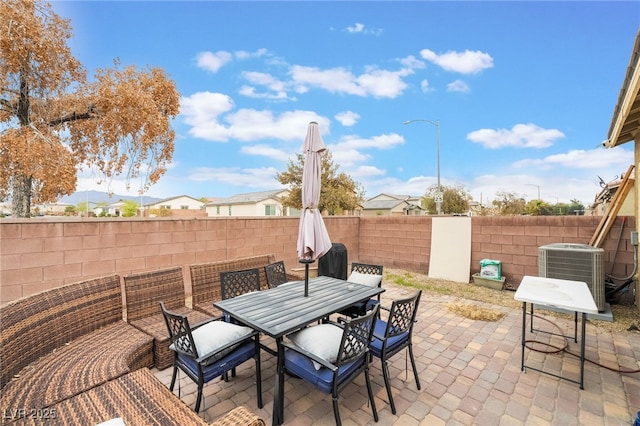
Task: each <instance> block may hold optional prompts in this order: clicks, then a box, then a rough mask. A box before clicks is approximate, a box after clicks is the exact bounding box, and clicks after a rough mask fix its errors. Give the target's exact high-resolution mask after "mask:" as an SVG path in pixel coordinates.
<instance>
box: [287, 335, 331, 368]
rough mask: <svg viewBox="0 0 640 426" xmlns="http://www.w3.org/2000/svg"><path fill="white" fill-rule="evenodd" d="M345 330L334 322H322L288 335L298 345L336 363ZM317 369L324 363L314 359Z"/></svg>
mask: <svg viewBox="0 0 640 426" xmlns="http://www.w3.org/2000/svg"><path fill="white" fill-rule="evenodd" d="M342 333H343V330H342V328H340V327H337V326H335V325H333V324H320V325H315V326H313V327H307V328H305V329H303V330H300V331H298V332H296V333H293V334H290V335H289V336H287V337H288V338H289V340H291V342H293V343H294V344H295V345H296V346H298V347H300V348H302V349H304V350H305V351H307V352H310V353H312V354H314V355H315V356H317V357H319V358H322V359H324V360H325V361H327V362H330V363H335V362H336V360H337V359H338V351H339V350H340V341H341V340H342ZM313 366H314V367H315V369H316V370H320V368H321V367H322V365H320V364H318V363H317V362H315V361H313Z"/></svg>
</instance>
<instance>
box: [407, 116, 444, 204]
mask: <svg viewBox="0 0 640 426" xmlns="http://www.w3.org/2000/svg"><path fill="white" fill-rule="evenodd" d="M416 121H422V122H424V123H429V124H431V125H432V126H435V127H436V149H437V160H438V193H437V194H436V197H435V198H436V211H437V212H438V214H442V187H441V186H440V120H436V121H431V120H425V119H417V120H408V121H405V122H404V123H403V124H411V123H414V122H416Z"/></svg>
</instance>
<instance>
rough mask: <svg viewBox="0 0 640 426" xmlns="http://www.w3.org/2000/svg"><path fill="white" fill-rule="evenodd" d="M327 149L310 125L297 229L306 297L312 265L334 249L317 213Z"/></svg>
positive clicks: (304, 145)
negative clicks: (324, 153) (303, 265)
mask: <svg viewBox="0 0 640 426" xmlns="http://www.w3.org/2000/svg"><path fill="white" fill-rule="evenodd" d="M325 149H326V148H325V146H324V143H323V142H322V138H321V137H320V130H319V129H318V123H316V122H315V121H312V122H310V123H309V128H308V130H307V137H306V138H305V139H304V143H303V145H302V151H303V152H304V154H305V158H304V167H303V170H302V214H301V215H300V227H299V229H298V259H299V260H300V262H301V263H304V264H305V287H304V295H305V296H307V294H308V286H309V263H313V262H314V261H315V260H316V259H317V258H319V257H320V256H322V255H323V254H325V253H326V252H328V251H329V250H330V249H331V239H330V238H329V233H328V232H327V228H326V227H325V225H324V220H323V219H322V214H321V213H320V210H319V209H318V204H319V203H320V188H321V186H322V182H321V176H322V151H324V150H325Z"/></svg>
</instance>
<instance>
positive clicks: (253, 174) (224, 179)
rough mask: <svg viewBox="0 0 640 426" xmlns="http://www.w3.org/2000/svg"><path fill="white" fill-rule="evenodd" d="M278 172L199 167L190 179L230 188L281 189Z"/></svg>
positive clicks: (263, 169)
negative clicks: (215, 183)
mask: <svg viewBox="0 0 640 426" xmlns="http://www.w3.org/2000/svg"><path fill="white" fill-rule="evenodd" d="M277 173H278V170H277V169H275V168H274V167H261V168H256V169H242V168H239V167H220V168H210V167H199V168H196V169H194V170H193V171H192V173H191V174H190V175H189V179H190V180H192V181H196V182H219V183H222V184H225V185H229V186H237V187H249V188H255V189H258V188H269V189H273V188H279V187H281V186H282V185H281V184H280V183H279V182H278V181H277V180H276V174H277Z"/></svg>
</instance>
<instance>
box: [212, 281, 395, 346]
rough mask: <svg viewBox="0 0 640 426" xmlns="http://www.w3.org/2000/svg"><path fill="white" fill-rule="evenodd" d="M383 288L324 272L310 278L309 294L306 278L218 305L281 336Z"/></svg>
mask: <svg viewBox="0 0 640 426" xmlns="http://www.w3.org/2000/svg"><path fill="white" fill-rule="evenodd" d="M382 292H384V289H382V288H379V287H370V286H366V285H362V284H356V283H351V282H348V281H344V280H340V279H337V278H331V277H325V276H320V277H316V278H312V279H310V280H309V291H308V296H307V297H305V296H304V281H292V282H289V283H285V284H282V285H280V286H278V287H276V288H272V289H268V290H263V291H257V292H254V293H248V294H243V295H241V296H238V297H234V298H232V299H226V300H221V301H218V302H215V303H214V305H215V306H216V307H217V308H218V309H221V310H223V311H224V312H227V313H228V314H229V315H231V316H232V317H233V318H235V319H237V320H238V321H240V322H242V323H244V324H246V325H247V326H249V327H251V328H253V329H255V330H259V331H261V332H263V333H264V334H266V335H268V336H271V337H273V338H280V337H282V336H284V335H285V334H288V333H290V332H292V331H295V330H297V329H299V328H302V327H304V326H305V325H307V324H311V323H313V322H315V321H317V320H319V319H322V318H325V317H327V316H329V315H330V314H333V313H335V312H339V311H341V310H343V309H345V308H347V307H349V306H351V305H353V304H354V303H356V302H360V301H365V300H368V299H370V298H371V297H373V296H376V295H378V294H380V293H382Z"/></svg>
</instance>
